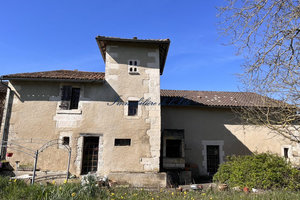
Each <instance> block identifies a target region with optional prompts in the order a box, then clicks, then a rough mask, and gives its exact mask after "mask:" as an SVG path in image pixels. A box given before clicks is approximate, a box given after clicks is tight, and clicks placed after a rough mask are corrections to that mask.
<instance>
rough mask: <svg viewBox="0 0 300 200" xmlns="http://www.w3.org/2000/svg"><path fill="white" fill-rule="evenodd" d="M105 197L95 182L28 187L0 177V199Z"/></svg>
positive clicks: (53, 199) (60, 199) (50, 199)
mask: <svg viewBox="0 0 300 200" xmlns="http://www.w3.org/2000/svg"><path fill="white" fill-rule="evenodd" d="M100 195H101V196H102V197H107V196H108V195H109V192H108V191H106V190H104V191H103V190H101V189H100V188H99V187H98V186H97V184H96V181H95V180H94V181H90V182H88V183H85V184H84V185H81V184H80V183H64V184H60V185H57V184H55V182H54V183H53V184H48V185H40V184H34V185H29V184H26V183H25V182H24V181H20V180H10V179H9V178H7V177H0V199H27V200H36V199H45V200H68V199H70V200H71V199H86V200H88V199H97V198H98V197H100Z"/></svg>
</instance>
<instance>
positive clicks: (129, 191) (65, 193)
mask: <svg viewBox="0 0 300 200" xmlns="http://www.w3.org/2000/svg"><path fill="white" fill-rule="evenodd" d="M90 189H92V190H90ZM93 193H94V194H93ZM0 199H5V200H19V199H22V200H37V199H39V200H40V199H41V200H52V199H53V200H54V199H55V200H64V199H66V200H71V199H72V200H75V199H77V200H79V199H80V200H81V199H83V200H96V199H108V200H113V199H114V200H117V199H118V200H125V199H131V200H139V199H147V200H148V199H149V200H152V199H153V200H158V199H160V200H169V199H172V200H186V199H190V200H195V199H199V200H200V199H205V200H210V199H214V200H215V199H221V200H240V199H249V200H250V199H272V200H285V199H286V200H290V199H300V193H299V192H291V191H284V190H278V191H267V192H265V193H261V194H255V193H252V194H251V193H250V194H245V193H243V192H234V191H226V192H218V191H214V190H208V191H189V192H188V191H184V192H180V191H175V190H174V189H161V190H160V191H152V190H146V189H133V188H122V187H116V188H110V189H108V188H99V187H98V186H97V184H96V181H95V180H94V179H93V178H92V177H87V178H86V180H85V181H84V183H64V184H60V185H57V184H55V183H53V184H48V185H40V184H34V185H29V184H26V183H24V182H23V181H14V180H10V179H9V178H3V177H1V176H0Z"/></svg>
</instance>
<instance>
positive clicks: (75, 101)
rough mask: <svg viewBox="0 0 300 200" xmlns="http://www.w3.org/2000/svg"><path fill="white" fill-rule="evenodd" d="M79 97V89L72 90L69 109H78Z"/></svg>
mask: <svg viewBox="0 0 300 200" xmlns="http://www.w3.org/2000/svg"><path fill="white" fill-rule="evenodd" d="M79 97H80V88H72V96H71V103H70V109H78V103H79Z"/></svg>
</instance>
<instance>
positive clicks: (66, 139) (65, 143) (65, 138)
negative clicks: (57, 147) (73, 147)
mask: <svg viewBox="0 0 300 200" xmlns="http://www.w3.org/2000/svg"><path fill="white" fill-rule="evenodd" d="M62 144H63V145H69V144H70V137H63V141H62Z"/></svg>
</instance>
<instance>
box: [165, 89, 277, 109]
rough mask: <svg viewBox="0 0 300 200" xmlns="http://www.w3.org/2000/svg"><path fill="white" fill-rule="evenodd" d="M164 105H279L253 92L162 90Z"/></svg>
mask: <svg viewBox="0 0 300 200" xmlns="http://www.w3.org/2000/svg"><path fill="white" fill-rule="evenodd" d="M160 95H161V97H162V105H202V106H210V107H243V106H262V107H263V106H266V105H267V104H268V105H270V103H271V104H272V105H273V106H276V105H278V101H276V100H274V99H270V98H267V97H264V96H261V95H259V94H256V93H252V92H213V91H191V90H161V93H160Z"/></svg>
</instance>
